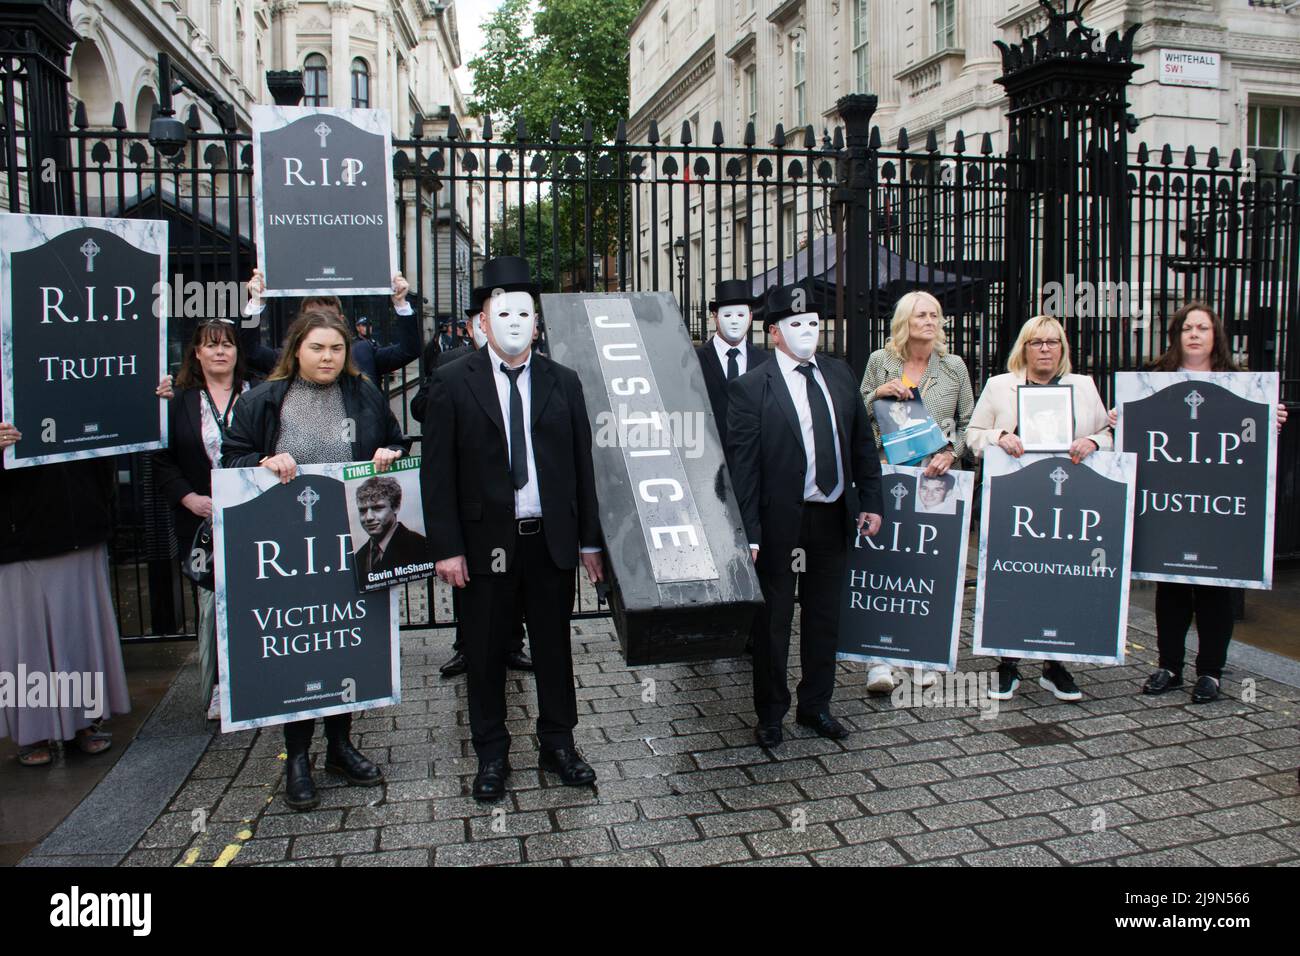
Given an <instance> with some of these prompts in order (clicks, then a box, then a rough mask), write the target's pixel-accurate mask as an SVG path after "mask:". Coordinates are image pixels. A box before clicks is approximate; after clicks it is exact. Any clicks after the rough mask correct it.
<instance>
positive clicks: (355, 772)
mask: <svg viewBox="0 0 1300 956" xmlns="http://www.w3.org/2000/svg"><path fill="white" fill-rule="evenodd" d="M346 716H347V717H348V718H351V715H350V714H348V715H346ZM351 728H352V721H351V719H348V720H347V721H341V720H340V721H334V722H333V725H332V726H331V724H330V723H327V724H326V725H325V730H326V735H327V737H328V739H329V744H328V745H327V746H326V748H325V769H326V770H328V771H330V772H331V773H337V774H338V775H339V776H341V777H343V778H344V779H345V780H347V782H348V783H351V784H355V785H356V786H358V787H374V786H377V785H379V784H381V783H383V782H384V773H383V771H382V770H380V769H379V768H378V767H376V766H375V765H374V764H373V763H371V762H370V761H369V760H367V759H366V758H365V756H364V755H363V754H362V753H361V752H360V751H358V750H357V748H356V747H353V746H352V740H351V735H350V734H349V731H350V730H351Z"/></svg>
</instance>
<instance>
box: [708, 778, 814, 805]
mask: <svg viewBox="0 0 1300 956" xmlns="http://www.w3.org/2000/svg"><path fill="white" fill-rule="evenodd" d="M718 798H719V799H720V800H721V801H722V802H723V803H724V804H726V806H727V809H729V810H752V809H754V808H755V807H771V806H779V805H781V804H783V803H797V802H798V801H799V800H801V799H803V798H802V797H801V796H800V794H799V791H798V790H796V789H795V788H794V785H793V784H789V783H763V784H750V785H749V786H747V787H734V788H731V789H728V790H722V791H719V793H718Z"/></svg>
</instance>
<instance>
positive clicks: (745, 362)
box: [713, 334, 749, 379]
mask: <svg viewBox="0 0 1300 956" xmlns="http://www.w3.org/2000/svg"><path fill="white" fill-rule="evenodd" d="M748 344H749V343H748V342H741V343H740V344H739V345H732V344H731V343H730V342H728V341H727V340H726V339H724V338H723V337H722V336H721V335H717V334H715V335H714V336H713V348H714V349H715V350H716V351H717V353H718V361H719V362H721V363H722V377H723V378H724V379H725V378H726V377H727V353H728V352H729V351H731V350H732V349H739V350H740V354H739V355H737V356H736V368H737V369H739V374H741V375H744V374H745V373H746V372H747V371H749V349H747V348H745V346H746V345H748Z"/></svg>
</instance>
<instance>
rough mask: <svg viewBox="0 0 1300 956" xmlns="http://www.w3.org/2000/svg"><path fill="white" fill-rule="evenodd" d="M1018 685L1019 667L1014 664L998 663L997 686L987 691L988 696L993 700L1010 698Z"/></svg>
mask: <svg viewBox="0 0 1300 956" xmlns="http://www.w3.org/2000/svg"><path fill="white" fill-rule="evenodd" d="M1019 686H1020V668H1019V667H1017V666H1016V665H1015V664H999V665H998V682H997V686H996V687H994V688H993V689H992V690H990V691H989V697H990V698H992V699H993V700H1010V699H1011V698H1012V697H1014V696H1015V693H1016V688H1017V687H1019Z"/></svg>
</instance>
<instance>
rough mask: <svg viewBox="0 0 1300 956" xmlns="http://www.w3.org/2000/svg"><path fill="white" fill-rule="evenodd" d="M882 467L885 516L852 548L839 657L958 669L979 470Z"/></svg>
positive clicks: (859, 538) (938, 668) (841, 608)
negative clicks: (973, 496)
mask: <svg viewBox="0 0 1300 956" xmlns="http://www.w3.org/2000/svg"><path fill="white" fill-rule="evenodd" d="M880 467H881V472H882V478H881V487H882V488H883V489H884V494H885V514H884V521H883V522H882V523H881V526H880V531H879V533H877V534H876V536H875V537H874V538H871V537H868V536H867V535H865V534H863V535H859V536H858V538H857V540H856V541H855V543H854V546H853V547H852V548H850V549H849V558H848V563H847V567H846V573H845V579H844V592H843V596H842V597H841V602H840V634H839V654H838V656H839V658H840V659H841V660H852V661H865V662H868V663H882V664H896V665H898V666H900V667H927V668H931V669H934V670H943V671H950V670H955V669H956V667H957V641H958V638H959V636H960V634H961V603H962V593H963V591H964V589H965V587H966V538H967V533H968V532H969V531H970V513H971V493H972V491H973V489H974V486H975V479H974V475H972V474H971V473H970V472H968V471H949V472H948V473H947V474H946V475H933V476H927V475H926V474H925V470H924V469H922V468H910V467H907V466H901V465H881V466H880Z"/></svg>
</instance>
